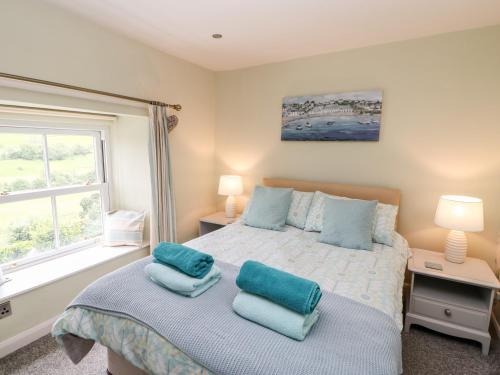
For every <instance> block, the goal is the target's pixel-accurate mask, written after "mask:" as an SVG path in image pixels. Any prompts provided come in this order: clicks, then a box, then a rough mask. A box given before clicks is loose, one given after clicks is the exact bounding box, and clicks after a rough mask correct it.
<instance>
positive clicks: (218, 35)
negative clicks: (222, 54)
mask: <svg viewBox="0 0 500 375" xmlns="http://www.w3.org/2000/svg"><path fill="white" fill-rule="evenodd" d="M212 38H214V39H220V38H222V34H212Z"/></svg>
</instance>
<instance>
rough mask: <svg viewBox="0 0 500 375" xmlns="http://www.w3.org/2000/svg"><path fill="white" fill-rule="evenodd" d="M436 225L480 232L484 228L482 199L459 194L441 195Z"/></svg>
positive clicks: (435, 219)
mask: <svg viewBox="0 0 500 375" xmlns="http://www.w3.org/2000/svg"><path fill="white" fill-rule="evenodd" d="M434 222H435V223H436V225H439V226H440V227H443V228H448V229H454V230H461V231H464V232H481V231H482V230H483V229H484V219H483V201H482V200H481V199H479V198H473V197H465V196H460V195H443V196H442V197H441V198H440V199H439V203H438V207H437V210H436V216H435V218H434Z"/></svg>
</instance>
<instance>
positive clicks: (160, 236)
mask: <svg viewBox="0 0 500 375" xmlns="http://www.w3.org/2000/svg"><path fill="white" fill-rule="evenodd" d="M167 120H168V115H167V109H166V107H164V106H158V105H150V106H149V160H150V166H151V191H152V207H151V225H150V227H151V234H150V242H151V249H154V247H155V246H156V245H157V244H158V243H159V242H162V241H168V242H176V241H177V234H176V227H175V201H174V188H173V182H172V167H171V162H170V147H169V144H168V123H167Z"/></svg>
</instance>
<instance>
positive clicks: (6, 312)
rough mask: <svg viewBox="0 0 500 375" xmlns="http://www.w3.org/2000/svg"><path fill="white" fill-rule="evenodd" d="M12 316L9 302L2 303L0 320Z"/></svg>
mask: <svg viewBox="0 0 500 375" xmlns="http://www.w3.org/2000/svg"><path fill="white" fill-rule="evenodd" d="M10 315H12V309H11V307H10V301H7V302H4V303H2V304H1V305H0V319H3V318H6V317H8V316H10Z"/></svg>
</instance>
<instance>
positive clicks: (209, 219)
mask: <svg viewBox="0 0 500 375" xmlns="http://www.w3.org/2000/svg"><path fill="white" fill-rule="evenodd" d="M239 216H240V215H237V216H236V217H233V218H231V219H229V218H227V217H226V213H225V212H223V211H221V212H216V213H214V214H211V215H208V216H204V217H202V218H201V219H200V230H199V232H200V236H203V235H204V234H207V233H210V232H213V231H214V230H217V229H220V228H223V227H225V226H226V225H228V224H231V223H234V222H235V221H236V220H237V219H238V217H239Z"/></svg>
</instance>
